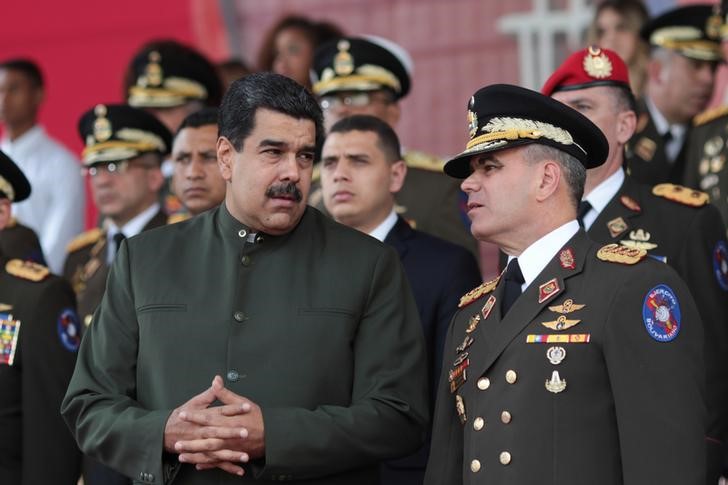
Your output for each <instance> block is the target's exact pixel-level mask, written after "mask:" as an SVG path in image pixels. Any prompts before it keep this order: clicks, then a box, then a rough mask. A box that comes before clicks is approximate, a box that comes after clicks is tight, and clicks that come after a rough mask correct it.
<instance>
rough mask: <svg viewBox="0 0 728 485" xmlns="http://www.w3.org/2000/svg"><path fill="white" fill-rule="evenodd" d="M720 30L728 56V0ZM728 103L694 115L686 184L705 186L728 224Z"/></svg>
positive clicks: (711, 199)
mask: <svg viewBox="0 0 728 485" xmlns="http://www.w3.org/2000/svg"><path fill="white" fill-rule="evenodd" d="M720 12H721V13H720V19H721V26H720V34H721V39H722V40H723V42H722V44H721V48H722V51H723V57H724V59H725V58H728V55H727V53H728V24H726V17H727V16H728V2H726V1H723V2H721V10H720ZM726 126H728V106H725V105H724V106H720V107H717V108H713V109H710V110H708V111H706V112H704V113H701V114H700V115H698V116H696V117H695V120H694V128H693V130H692V132H691V134H690V138H689V140H688V148H687V168H686V171H685V185H687V186H689V187H693V188H696V189H700V190H704V191H706V192H707V193H708V195H709V196H710V202H711V203H713V204H714V205H715V206H716V207H717V208H718V210H719V211H720V213H721V215H722V216H723V221H724V222H725V223H726V224H728V164H726V157H728V145H727V143H726V142H728V130H726Z"/></svg>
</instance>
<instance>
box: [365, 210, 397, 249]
mask: <svg viewBox="0 0 728 485" xmlns="http://www.w3.org/2000/svg"><path fill="white" fill-rule="evenodd" d="M395 224H397V213H396V212H395V211H394V209H392V212H390V213H389V215H388V216H387V218H386V219H384V220H383V221H382V223H381V224H379V225H378V226H377V227H375V228H374V230H372V232H370V233H369V235H370V236H371V237H373V238H376V239H378V240H380V241H382V242H384V238H386V237H387V234H389V231H391V230H392V228H393V227H394V225H395Z"/></svg>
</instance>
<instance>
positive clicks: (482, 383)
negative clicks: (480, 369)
mask: <svg viewBox="0 0 728 485" xmlns="http://www.w3.org/2000/svg"><path fill="white" fill-rule="evenodd" d="M489 387H490V379H488V378H487V377H481V378H480V379H478V389H480V390H481V391H485V390H486V389H488V388H489Z"/></svg>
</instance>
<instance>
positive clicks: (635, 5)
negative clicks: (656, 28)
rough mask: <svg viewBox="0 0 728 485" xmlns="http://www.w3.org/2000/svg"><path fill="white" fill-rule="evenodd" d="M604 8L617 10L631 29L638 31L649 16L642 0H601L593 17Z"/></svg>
mask: <svg viewBox="0 0 728 485" xmlns="http://www.w3.org/2000/svg"><path fill="white" fill-rule="evenodd" d="M606 9H612V10H614V11H615V12H617V13H618V14H619V15H620V16H621V17H622V18H623V19H624V20H625V21H626V22H627V23H628V24H629V25H628V27H630V28H631V29H632V30H634V31H635V32H639V31H640V28H642V26H643V25H644V24H645V22H647V21H648V20H649V18H650V14H649V12H648V11H647V7H645V4H644V3H642V0H603V1H602V2H600V3H599V4H598V5H597V8H596V12H594V19H596V18H597V17H598V16H599V14H601V13H602V12H603V11H604V10H606Z"/></svg>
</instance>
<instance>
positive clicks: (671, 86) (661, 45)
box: [640, 5, 721, 124]
mask: <svg viewBox="0 0 728 485" xmlns="http://www.w3.org/2000/svg"><path fill="white" fill-rule="evenodd" d="M640 35H641V36H642V38H643V39H644V40H645V41H647V42H648V43H649V44H650V49H651V51H650V61H649V63H648V65H647V84H646V89H645V94H646V96H647V97H648V98H649V99H650V100H651V101H652V102H653V103H654V104H655V107H656V108H657V109H658V110H659V111H660V113H661V114H662V116H664V117H665V119H667V121H668V123H670V124H673V123H674V124H687V123H689V122H690V121H691V120H692V118H693V117H694V116H695V115H697V114H698V113H700V112H701V111H703V110H704V109H705V108H706V107H707V106H708V103H709V102H710V99H711V97H712V95H713V86H714V83H715V72H716V68H717V66H718V62H719V61H720V60H721V53H720V44H719V42H718V38H719V35H720V17H719V16H714V15H713V7H712V5H688V6H685V7H679V8H675V9H672V10H669V11H667V12H665V13H663V14H662V15H660V16H658V17H655V18H653V19H651V20H650V21H649V22H647V23H646V24H645V25H644V27H643V28H642V30H641V32H640Z"/></svg>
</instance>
